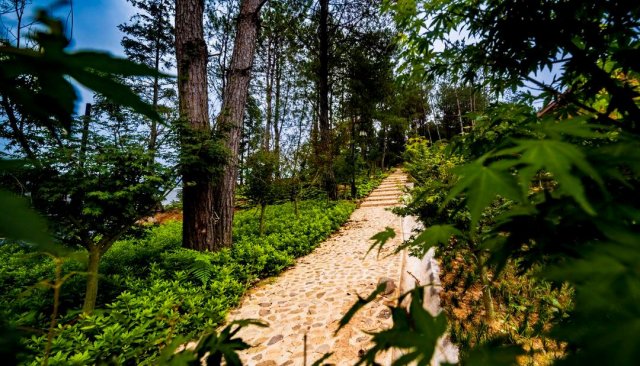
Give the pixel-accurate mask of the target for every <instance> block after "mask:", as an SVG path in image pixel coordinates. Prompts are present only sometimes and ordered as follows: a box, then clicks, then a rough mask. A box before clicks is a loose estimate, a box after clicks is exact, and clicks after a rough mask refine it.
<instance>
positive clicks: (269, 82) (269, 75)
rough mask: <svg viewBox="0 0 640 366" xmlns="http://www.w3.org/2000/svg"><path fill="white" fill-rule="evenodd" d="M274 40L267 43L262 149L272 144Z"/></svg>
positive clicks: (266, 149)
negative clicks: (265, 104) (265, 106)
mask: <svg viewBox="0 0 640 366" xmlns="http://www.w3.org/2000/svg"><path fill="white" fill-rule="evenodd" d="M271 44H272V40H271V39H269V42H268V43H267V69H266V73H265V76H266V78H265V83H266V87H267V90H266V102H267V110H266V121H265V126H264V141H263V145H262V149H263V150H265V151H269V149H270V145H271V123H272V119H273V74H274V73H273V65H274V62H273V50H272V47H271Z"/></svg>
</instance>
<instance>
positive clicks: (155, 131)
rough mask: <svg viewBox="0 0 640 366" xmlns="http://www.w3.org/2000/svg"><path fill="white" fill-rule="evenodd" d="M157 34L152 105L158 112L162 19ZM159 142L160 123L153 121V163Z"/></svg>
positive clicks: (151, 157)
mask: <svg viewBox="0 0 640 366" xmlns="http://www.w3.org/2000/svg"><path fill="white" fill-rule="evenodd" d="M157 22H158V25H157V34H156V37H157V38H156V43H155V47H156V50H155V55H154V57H155V59H154V65H153V66H154V70H155V71H156V75H155V76H154V77H153V99H152V101H151V103H152V104H151V105H152V106H153V109H155V110H156V111H157V110H158V99H159V94H160V77H159V76H158V73H159V72H160V38H159V37H160V24H159V23H160V22H161V19H158V20H157ZM157 141H158V122H157V121H156V120H155V119H152V120H151V127H150V129H149V144H148V146H147V148H148V149H149V154H150V155H151V156H150V158H149V160H150V161H151V162H152V163H153V161H154V160H155V156H156V144H157Z"/></svg>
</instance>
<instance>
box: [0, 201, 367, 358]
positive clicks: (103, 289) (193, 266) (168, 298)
mask: <svg viewBox="0 0 640 366" xmlns="http://www.w3.org/2000/svg"><path fill="white" fill-rule="evenodd" d="M354 208H355V205H354V204H353V203H350V202H346V201H342V202H336V203H333V202H326V201H303V202H301V203H300V213H301V216H300V218H296V216H295V213H294V208H293V205H292V204H291V203H286V204H281V205H274V206H269V207H268V208H267V209H268V210H270V211H271V212H269V214H270V215H269V216H268V217H267V219H266V220H265V228H264V231H265V233H264V235H262V236H260V235H259V221H260V220H259V212H258V211H259V208H257V209H252V210H247V211H243V212H240V213H239V214H238V217H237V219H236V227H235V236H236V243H237V244H236V245H235V246H234V247H233V248H232V249H229V250H224V251H220V252H215V253H210V252H205V253H202V252H197V251H193V250H189V249H184V248H181V229H180V228H181V223H180V222H177V221H173V222H172V221H170V222H167V223H165V224H162V225H160V226H156V227H152V228H149V229H148V232H147V233H145V234H144V235H143V236H142V237H141V238H131V239H126V240H120V241H117V242H116V243H114V245H113V247H112V248H111V250H110V251H109V252H107V254H105V257H104V258H103V261H102V264H101V268H100V273H103V275H102V276H101V279H100V283H101V285H100V296H99V299H98V308H99V309H100V310H98V311H96V312H95V313H94V314H91V315H85V314H81V313H80V312H79V311H78V310H79V304H81V300H82V298H81V294H82V293H83V291H82V286H83V278H82V275H80V274H77V275H74V276H72V277H70V278H69V279H68V280H67V281H65V283H64V285H63V286H62V288H61V290H60V294H61V297H60V301H59V310H58V311H59V314H60V319H59V321H58V325H57V327H56V329H55V332H54V334H55V335H54V338H53V340H52V344H51V350H50V352H51V357H50V358H49V360H48V363H49V364H60V365H62V364H69V363H71V364H73V363H75V364H86V363H99V362H108V363H116V364H155V362H156V360H157V357H158V356H159V355H160V353H161V351H162V349H163V348H164V347H166V346H167V345H169V344H171V342H172V340H173V339H176V338H180V339H197V337H199V336H200V335H201V334H202V333H205V332H207V331H209V332H210V331H212V330H215V328H216V327H217V326H219V325H220V324H221V323H222V321H223V320H224V318H225V315H226V313H227V311H228V310H229V308H230V307H232V306H233V305H235V304H237V302H238V300H239V298H240V296H242V294H243V293H244V291H245V290H246V289H247V287H248V286H250V285H251V284H252V283H254V282H255V281H256V280H257V279H260V278H265V277H267V276H272V275H276V274H278V273H279V272H280V271H282V270H283V269H284V268H286V267H287V266H289V265H291V264H292V263H293V260H294V258H295V257H298V256H301V255H304V254H307V253H309V252H310V251H311V250H312V249H313V248H314V247H315V246H316V245H317V244H318V243H320V242H321V241H322V240H324V239H325V238H326V237H327V236H329V235H330V234H331V233H332V232H333V231H335V230H336V229H337V228H339V227H340V225H341V224H342V223H344V222H345V221H346V220H347V219H348V217H349V215H350V214H351V212H352V211H353V209H354ZM0 253H1V254H0V255H1V256H2V259H1V262H2V263H3V265H2V266H0V267H1V268H0V284H1V285H2V287H3V288H7V289H11V290H10V291H7V292H5V293H3V294H2V296H1V299H0V302H1V303H2V309H3V314H2V315H3V319H6V320H8V321H9V322H10V323H12V325H14V326H16V327H18V328H20V329H24V331H25V334H24V336H25V338H23V343H24V345H25V346H26V350H25V353H24V354H23V355H22V357H23V361H26V363H27V364H31V363H33V364H40V363H41V362H42V361H43V358H42V357H43V352H44V347H45V345H46V343H47V336H46V333H47V332H46V328H47V326H48V320H49V316H50V314H51V309H52V308H53V300H52V296H51V292H50V291H49V290H48V288H46V287H43V286H41V284H42V281H45V280H49V281H50V280H53V276H54V271H55V261H54V260H53V259H51V258H50V257H48V256H43V255H41V254H38V253H36V252H33V251H32V250H30V249H29V248H26V247H22V246H20V245H18V244H4V245H2V246H0ZM74 271H75V272H82V271H83V266H82V264H81V263H79V262H76V261H74V260H71V259H69V260H67V261H65V263H64V265H63V267H62V274H63V275H66V274H69V273H72V272H74Z"/></svg>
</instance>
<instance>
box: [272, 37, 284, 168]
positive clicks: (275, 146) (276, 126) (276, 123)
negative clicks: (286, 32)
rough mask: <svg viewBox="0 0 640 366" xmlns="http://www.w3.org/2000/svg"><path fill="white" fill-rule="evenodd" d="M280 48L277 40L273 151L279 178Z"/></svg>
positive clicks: (275, 51)
mask: <svg viewBox="0 0 640 366" xmlns="http://www.w3.org/2000/svg"><path fill="white" fill-rule="evenodd" d="M279 47H280V43H279V42H278V40H276V43H275V49H274V53H275V57H274V63H275V67H274V69H275V73H274V77H275V84H276V93H275V94H276V95H275V97H276V100H275V111H274V114H273V151H274V153H275V161H276V166H275V175H276V177H278V178H279V177H280V134H281V132H282V129H281V128H280V127H281V121H280V119H281V114H280V108H281V104H282V103H281V99H282V98H281V96H282V92H281V79H282V60H281V59H280V53H279V49H278V48H279Z"/></svg>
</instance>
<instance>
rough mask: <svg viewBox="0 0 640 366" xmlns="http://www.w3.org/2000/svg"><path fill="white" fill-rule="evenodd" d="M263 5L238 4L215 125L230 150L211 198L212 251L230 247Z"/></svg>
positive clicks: (249, 0) (258, 1) (256, 1)
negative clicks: (213, 218) (241, 144)
mask: <svg viewBox="0 0 640 366" xmlns="http://www.w3.org/2000/svg"><path fill="white" fill-rule="evenodd" d="M263 4H264V0H242V1H241V3H240V15H239V16H238V26H237V29H236V38H235V44H234V47H233V54H232V56H231V64H230V66H229V73H228V75H227V85H226V90H225V92H224V100H223V102H222V109H221V112H220V116H219V117H218V123H217V130H218V133H219V134H220V136H221V137H222V138H223V140H224V144H225V147H226V148H227V150H228V151H229V158H228V161H227V164H226V165H225V167H224V171H223V173H222V176H221V177H220V178H219V179H218V181H217V184H216V187H215V194H214V199H213V209H214V211H215V213H216V214H217V215H218V218H219V219H218V221H216V223H215V234H214V235H215V246H214V249H220V248H223V247H228V246H231V241H232V237H231V230H232V224H233V208H234V194H235V190H236V177H237V174H238V147H239V142H240V132H241V131H240V129H241V125H242V118H243V115H244V108H245V104H246V102H247V93H248V90H249V81H250V79H251V67H252V65H253V58H254V55H255V50H256V39H257V36H258V27H259V21H260V8H261V7H262V5H263Z"/></svg>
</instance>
